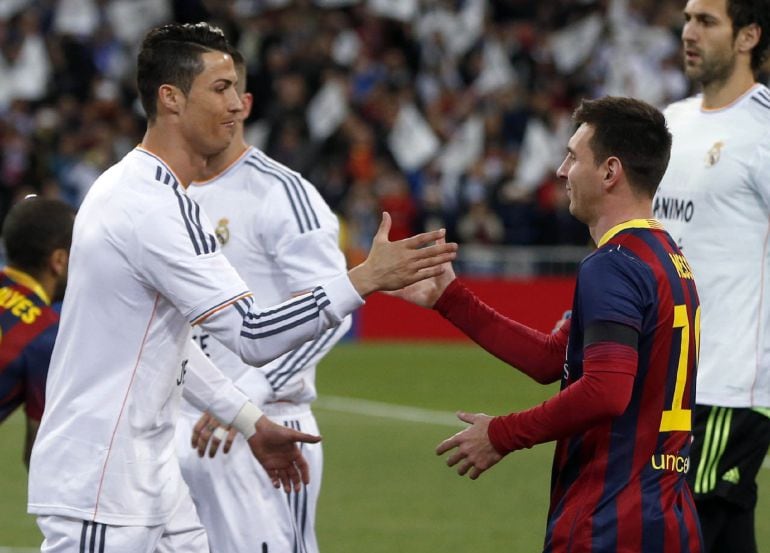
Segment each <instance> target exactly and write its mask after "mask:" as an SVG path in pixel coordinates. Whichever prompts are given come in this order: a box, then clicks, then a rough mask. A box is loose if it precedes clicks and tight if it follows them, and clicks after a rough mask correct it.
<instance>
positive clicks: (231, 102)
mask: <svg viewBox="0 0 770 553" xmlns="http://www.w3.org/2000/svg"><path fill="white" fill-rule="evenodd" d="M228 95H229V96H228V110H229V111H231V112H233V113H238V112H239V111H243V101H241V95H240V94H238V92H237V91H236V90H235V87H230V88H229V89H228Z"/></svg>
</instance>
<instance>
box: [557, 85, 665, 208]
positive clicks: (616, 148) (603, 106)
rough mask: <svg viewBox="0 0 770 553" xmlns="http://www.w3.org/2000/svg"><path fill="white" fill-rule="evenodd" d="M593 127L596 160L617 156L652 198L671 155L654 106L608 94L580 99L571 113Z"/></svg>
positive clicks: (639, 187)
mask: <svg viewBox="0 0 770 553" xmlns="http://www.w3.org/2000/svg"><path fill="white" fill-rule="evenodd" d="M572 117H573V119H574V120H575V123H577V124H578V125H580V124H583V123H585V124H586V125H590V126H591V127H593V131H594V134H593V137H592V138H591V141H590V142H589V145H590V147H591V151H592V152H593V155H594V160H595V161H596V163H601V162H603V161H604V160H605V159H607V158H608V157H612V156H614V157H617V158H618V159H620V162H621V163H622V164H623V169H624V170H625V172H626V174H627V175H628V182H629V183H630V184H631V186H632V187H634V188H635V189H636V190H637V191H639V192H641V193H643V194H645V195H648V196H649V197H650V198H652V197H653V196H654V195H655V191H656V190H657V189H658V184H659V183H660V179H662V178H663V174H664V173H665V172H666V167H667V166H668V160H669V158H670V157H671V133H670V132H669V131H668V128H667V127H666V118H665V117H663V114H662V113H661V112H660V110H658V109H657V108H655V107H653V106H651V105H650V104H648V103H646V102H642V101H641V100H635V99H633V98H621V97H613V96H607V97H604V98H599V99H598V100H583V101H582V102H581V103H580V106H578V108H577V109H576V110H575V113H574V115H573V116H572Z"/></svg>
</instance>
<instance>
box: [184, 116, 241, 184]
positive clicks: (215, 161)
mask: <svg viewBox="0 0 770 553" xmlns="http://www.w3.org/2000/svg"><path fill="white" fill-rule="evenodd" d="M248 148H249V145H248V144H247V143H246V140H245V139H244V138H243V128H241V129H239V131H238V132H237V133H236V134H235V137H234V138H233V141H232V142H230V145H229V146H228V147H227V148H225V149H224V150H223V151H221V152H219V153H218V154H216V155H213V156H211V157H210V158H209V159H208V162H207V164H206V168H205V170H204V171H203V173H202V175H201V176H200V178H198V179H195V180H201V181H206V180H210V179H213V178H214V177H216V176H217V175H219V174H220V173H221V172H222V171H224V170H225V169H227V168H228V167H230V165H232V164H233V163H234V162H235V160H237V159H238V158H239V157H241V156H242V155H243V152H245V151H246V150H247V149H248Z"/></svg>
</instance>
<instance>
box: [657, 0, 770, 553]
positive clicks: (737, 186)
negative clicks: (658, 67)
mask: <svg viewBox="0 0 770 553" xmlns="http://www.w3.org/2000/svg"><path fill="white" fill-rule="evenodd" d="M684 16H685V24H684V28H683V30H682V42H683V46H684V68H685V72H686V73H687V75H688V76H689V77H690V78H691V79H692V80H693V81H694V82H696V83H698V84H699V85H700V87H701V89H702V93H701V94H698V95H696V96H694V97H692V98H688V99H686V100H683V101H680V102H677V103H674V104H672V105H670V106H669V107H668V108H667V109H666V110H665V115H666V118H667V120H668V126H669V128H670V129H671V133H672V134H673V137H674V141H673V148H672V151H671V161H670V163H669V166H668V170H667V172H666V175H665V176H664V178H663V181H662V182H661V184H660V188H659V189H658V193H657V195H656V197H655V201H654V213H655V217H656V218H658V219H659V220H660V221H661V222H663V224H664V225H665V226H666V229H668V231H669V232H670V233H671V235H672V236H673V237H674V239H676V240H677V241H678V242H679V244H680V246H681V247H682V250H683V251H684V254H685V255H686V256H687V259H688V260H689V262H690V265H691V266H692V270H693V273H694V275H695V281H696V282H697V283H698V292H699V294H700V298H701V308H702V315H701V317H702V318H701V339H700V362H699V364H698V378H697V387H696V394H697V395H696V403H697V406H696V409H695V413H694V414H693V415H694V435H695V441H694V444H693V454H692V457H691V462H690V470H689V473H688V481H689V482H690V485H691V486H692V488H693V491H694V493H695V499H696V503H697V507H698V512H699V516H700V518H701V522H702V528H703V533H704V541H705V544H706V551H708V552H710V553H714V552H720V551H725V552H730V553H748V552H755V551H756V550H757V546H756V538H755V535H754V508H755V505H756V501H757V489H756V488H757V486H756V483H755V480H756V475H757V472H758V470H759V468H760V466H761V465H762V461H763V459H764V457H765V454H766V452H767V449H768V443H770V251H768V247H769V244H768V237H769V236H770V90H768V89H767V87H765V86H764V85H761V84H759V83H757V82H756V77H755V75H756V72H757V70H758V69H759V68H760V66H761V65H762V62H763V60H765V59H766V56H767V53H768V45H769V44H770V2H769V1H768V0H689V1H688V2H687V5H686V7H685V8H684Z"/></svg>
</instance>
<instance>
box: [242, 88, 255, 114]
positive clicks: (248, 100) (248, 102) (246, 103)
mask: <svg viewBox="0 0 770 553" xmlns="http://www.w3.org/2000/svg"><path fill="white" fill-rule="evenodd" d="M241 102H243V120H244V121H245V120H246V119H248V118H249V115H250V114H251V107H252V106H253V105H254V95H253V94H252V93H251V92H244V93H243V94H241Z"/></svg>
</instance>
